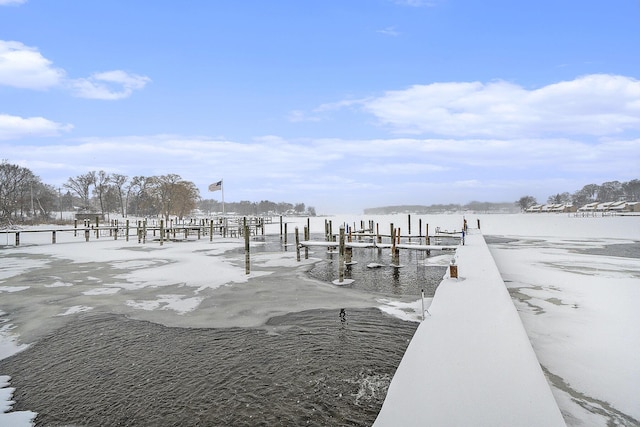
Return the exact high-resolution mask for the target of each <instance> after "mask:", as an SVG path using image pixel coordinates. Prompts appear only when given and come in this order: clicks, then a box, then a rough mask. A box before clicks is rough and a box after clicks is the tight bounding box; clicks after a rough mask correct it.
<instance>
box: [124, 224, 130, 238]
mask: <svg viewBox="0 0 640 427" xmlns="http://www.w3.org/2000/svg"><path fill="white" fill-rule="evenodd" d="M124 228H125V240H126V241H127V242H128V241H129V220H127V221H126V222H125V226H124Z"/></svg>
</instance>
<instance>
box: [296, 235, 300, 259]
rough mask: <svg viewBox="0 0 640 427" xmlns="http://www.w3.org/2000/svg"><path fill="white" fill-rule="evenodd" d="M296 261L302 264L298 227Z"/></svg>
mask: <svg viewBox="0 0 640 427" xmlns="http://www.w3.org/2000/svg"><path fill="white" fill-rule="evenodd" d="M296 261H298V262H300V236H299V235H298V227H296Z"/></svg>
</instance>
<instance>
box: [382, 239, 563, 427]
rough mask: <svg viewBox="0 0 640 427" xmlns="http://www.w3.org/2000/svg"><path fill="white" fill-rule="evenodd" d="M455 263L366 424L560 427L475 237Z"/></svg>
mask: <svg viewBox="0 0 640 427" xmlns="http://www.w3.org/2000/svg"><path fill="white" fill-rule="evenodd" d="M455 258H456V264H457V265H458V272H459V278H458V279H455V278H445V279H444V280H443V281H442V283H441V284H440V286H439V287H438V289H437V290H436V294H435V296H434V298H433V301H432V303H431V305H430V307H429V312H430V314H431V315H430V316H427V317H426V319H425V321H423V322H422V323H421V324H420V326H419V327H418V330H417V331H416V333H415V335H414V337H413V339H412V340H411V343H410V344H409V347H408V348H407V351H406V353H405V355H404V357H403V359H402V361H401V363H400V366H399V367H398V370H397V371H396V373H395V375H394V377H393V380H392V382H391V385H390V386H389V391H388V394H387V398H386V400H385V402H384V405H383V407H382V410H381V411H380V414H379V415H378V418H377V419H376V423H375V424H374V425H376V426H396V425H402V426H424V425H437V426H447V425H450V426H459V425H474V426H514V425H518V426H524V425H531V426H563V425H564V420H563V418H562V415H561V413H560V410H559V409H558V406H557V404H556V402H555V400H554V398H553V395H552V393H551V390H550V388H549V385H548V383H547V381H546V380H545V378H544V375H543V372H542V370H541V368H540V366H539V364H538V361H537V359H536V356H535V354H534V352H533V349H532V348H531V344H530V342H529V339H528V337H527V335H526V333H525V331H524V328H523V327H522V324H521V322H520V319H519V317H518V313H517V311H516V309H515V307H514V306H513V303H512V302H511V298H510V296H509V293H508V292H507V290H506V288H505V287H504V284H503V282H502V278H501V277H500V273H499V272H498V270H497V268H496V267H495V265H494V264H493V260H492V259H491V254H490V253H489V250H488V248H487V246H486V244H485V242H484V239H483V236H482V235H481V234H480V233H479V232H476V233H471V234H469V236H468V237H467V240H466V245H465V246H461V247H460V248H459V249H458V251H457V254H456V257H455ZM461 405H463V407H464V410H461Z"/></svg>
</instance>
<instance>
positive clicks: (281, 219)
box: [280, 215, 282, 240]
mask: <svg viewBox="0 0 640 427" xmlns="http://www.w3.org/2000/svg"><path fill="white" fill-rule="evenodd" d="M280 239H281V240H282V215H280Z"/></svg>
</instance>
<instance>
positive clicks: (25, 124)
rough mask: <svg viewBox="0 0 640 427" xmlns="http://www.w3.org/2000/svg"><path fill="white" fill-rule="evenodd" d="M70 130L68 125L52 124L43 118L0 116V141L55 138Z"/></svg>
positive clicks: (70, 127)
mask: <svg viewBox="0 0 640 427" xmlns="http://www.w3.org/2000/svg"><path fill="white" fill-rule="evenodd" d="M72 128H73V126H71V125H69V124H62V123H56V122H52V121H51V120H47V119H45V118H43V117H29V118H23V117H18V116H10V115H7V114H0V140H3V139H4V140H7V139H19V138H24V137H33V136H36V137H45V136H57V135H60V134H61V133H63V132H68V131H70V130H71V129H72Z"/></svg>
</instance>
